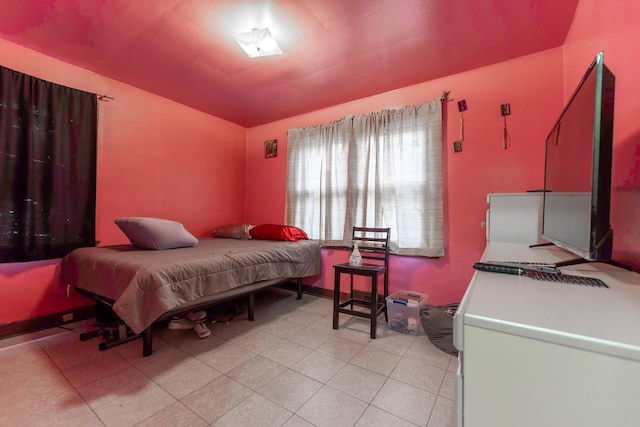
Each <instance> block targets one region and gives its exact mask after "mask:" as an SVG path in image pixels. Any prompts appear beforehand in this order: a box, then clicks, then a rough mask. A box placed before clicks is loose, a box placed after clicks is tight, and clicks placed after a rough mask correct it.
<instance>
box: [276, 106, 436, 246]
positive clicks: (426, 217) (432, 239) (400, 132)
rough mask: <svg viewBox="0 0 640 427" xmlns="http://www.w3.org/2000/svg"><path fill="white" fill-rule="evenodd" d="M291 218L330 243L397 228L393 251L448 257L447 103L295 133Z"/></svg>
mask: <svg viewBox="0 0 640 427" xmlns="http://www.w3.org/2000/svg"><path fill="white" fill-rule="evenodd" d="M286 221H287V223H289V224H295V225H297V226H299V227H301V228H302V229H304V230H305V231H306V232H307V234H308V235H309V237H311V238H313V239H318V240H320V242H321V243H322V244H324V245H345V246H349V245H350V238H351V230H352V227H353V226H354V225H356V226H367V227H390V228H391V241H392V247H391V249H392V251H393V252H394V253H397V254H400V255H415V256H431V257H435V256H442V255H444V239H443V230H442V228H443V211H442V103H441V100H440V99H439V98H438V99H434V100H432V101H430V102H427V103H424V104H421V105H418V106H412V107H404V108H401V109H395V110H384V111H381V112H377V113H372V114H369V115H363V116H357V117H353V118H351V117H346V118H344V119H342V120H340V121H337V122H331V123H328V124H326V125H319V126H313V127H308V128H301V129H292V130H290V131H289V141H288V167H287V206H286Z"/></svg>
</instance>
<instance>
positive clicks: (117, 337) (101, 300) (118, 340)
mask: <svg viewBox="0 0 640 427" xmlns="http://www.w3.org/2000/svg"><path fill="white" fill-rule="evenodd" d="M294 280H295V282H296V292H297V296H296V299H302V278H296V279H294ZM290 281H291V279H275V280H265V281H262V282H257V283H252V284H249V285H245V286H241V287H238V288H234V289H230V290H228V291H225V292H220V293H218V294H216V295H215V299H211V300H209V301H203V302H199V303H195V304H188V305H185V306H183V307H180V308H178V309H175V310H171V311H168V312H166V313H165V314H163V315H162V316H160V317H159V318H158V319H157V320H156V321H155V322H154V323H158V322H162V321H166V320H168V319H170V318H172V317H174V316H181V315H184V314H186V313H189V312H192V311H198V310H202V309H205V308H209V307H212V306H215V305H218V304H222V303H225V302H228V301H232V300H236V299H238V298H241V297H244V296H246V297H247V310H248V319H249V320H250V321H253V320H255V314H254V294H255V293H256V292H258V291H260V290H263V289H266V288H268V287H272V286H277V285H281V284H284V283H288V282H290ZM75 290H76V291H77V292H79V293H80V294H82V295H85V296H87V297H89V298H91V299H93V300H94V301H96V302H97V303H98V306H99V309H107V310H109V312H110V314H112V315H113V316H114V322H113V323H110V324H102V325H100V324H99V328H98V329H96V330H93V331H89V332H85V333H82V334H80V340H81V341H85V340H88V339H91V338H94V337H97V336H100V335H102V337H103V341H102V342H100V343H99V344H98V349H99V350H100V351H104V350H107V349H109V348H112V347H116V346H119V345H121V344H124V343H127V342H129V341H133V340H135V339H138V338H142V356H143V357H148V356H151V354H153V332H152V331H153V325H151V326H148V327H147V328H145V329H144V331H142V332H141V333H139V334H134V333H132V332H131V331H130V330H128V327H127V326H126V325H125V324H124V322H122V321H121V320H119V318H118V316H117V315H116V314H115V312H113V310H112V307H113V304H114V302H115V301H113V300H111V299H108V298H105V297H103V296H100V295H97V294H95V293H93V292H90V291H87V290H84V289H80V288H75Z"/></svg>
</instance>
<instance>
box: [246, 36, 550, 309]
mask: <svg viewBox="0 0 640 427" xmlns="http://www.w3.org/2000/svg"><path fill="white" fill-rule="evenodd" d="M562 82H563V81H562V49H561V48H558V49H553V50H549V51H545V52H541V53H537V54H534V55H530V56H527V57H523V58H519V59H516V60H512V61H508V62H503V63H500V64H496V65H492V66H489V67H484V68H480V69H476V70H473V71H469V72H466V73H462V74H457V75H453V76H449V77H446V78H442V79H438V80H434V81H430V82H426V83H422V84H419V85H415V86H410V87H406V88H402V89H398V90H395V91H391V92H387V93H384V94H381V95H377V96H373V97H370V98H364V99H360V100H357V101H354V102H349V103H345V104H341V105H336V106H334V107H331V108H327V109H323V110H319V111H314V112H311V113H308V114H303V115H300V116H296V117H292V118H288V119H285V120H281V121H277V122H273V123H269V124H266V125H263V126H258V127H253V128H250V129H249V132H248V140H247V192H246V220H247V222H249V223H254V224H258V223H266V222H275V223H282V222H283V221H284V199H285V180H286V143H287V129H290V128H296V127H302V126H309V125H313V124H319V123H326V122H328V121H331V120H335V119H339V118H341V117H344V116H345V115H347V114H365V113H369V112H372V111H378V110H381V109H383V108H389V107H394V106H401V105H415V104H419V103H421V102H424V101H427V100H430V99H433V98H435V97H439V96H440V95H441V94H442V92H443V91H444V90H450V91H451V97H452V98H453V101H452V102H449V103H448V107H447V114H448V119H447V129H446V133H447V137H446V142H445V158H444V162H445V169H444V171H445V224H446V235H445V238H446V243H445V244H446V248H445V250H446V256H444V257H442V258H440V259H427V258H411V257H393V259H392V261H391V266H390V272H391V273H390V288H391V289H390V291H391V292H394V291H396V290H399V289H407V290H414V291H419V292H423V293H427V294H429V295H430V297H431V301H432V302H434V303H436V304H440V303H445V302H450V301H459V300H460V298H461V297H462V295H463V293H464V291H465V289H466V287H467V284H468V282H469V280H470V278H471V275H472V274H473V269H472V265H473V263H474V262H476V261H477V260H478V259H479V257H480V255H481V253H482V250H483V248H484V246H485V230H484V229H483V228H481V225H480V223H481V222H482V221H483V220H484V218H485V211H486V207H487V204H486V196H487V194H488V193H492V192H517V191H526V190H530V189H537V188H542V186H543V164H544V141H545V138H546V136H547V133H548V132H549V130H550V128H551V126H552V125H553V123H554V122H555V120H556V119H557V118H558V115H559V114H560V111H561V108H562V91H563V86H562ZM462 99H466V101H467V105H468V108H469V110H468V111H466V112H465V114H464V118H465V142H464V150H463V151H462V152H461V153H457V154H454V153H453V149H452V142H453V141H454V140H456V139H457V137H458V124H459V120H460V114H459V113H458V110H457V101H459V100H462ZM507 102H508V103H510V104H511V110H512V115H511V116H509V117H508V121H507V124H508V130H509V134H510V136H511V147H510V148H509V149H507V150H503V148H502V128H503V121H502V117H501V116H500V108H499V107H500V104H503V103H507ZM273 138H276V139H278V145H279V146H278V157H276V158H270V159H265V158H264V153H263V144H264V141H265V140H268V139H273ZM323 257H324V267H323V274H322V276H321V277H320V278H318V279H317V280H315V281H313V283H312V284H313V285H314V286H318V287H322V288H328V289H332V288H333V269H332V265H333V264H334V263H336V262H344V261H345V260H346V259H347V257H348V253H347V252H346V251H342V250H325V251H324V253H323Z"/></svg>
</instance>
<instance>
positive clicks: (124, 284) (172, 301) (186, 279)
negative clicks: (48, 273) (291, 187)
mask: <svg viewBox="0 0 640 427" xmlns="http://www.w3.org/2000/svg"><path fill="white" fill-rule="evenodd" d="M320 266H321V256H320V245H319V244H318V242H316V241H312V240H300V241H298V242H280V241H270V240H256V239H251V240H235V239H220V238H217V239H216V238H200V239H198V244H197V245H196V246H194V247H189V248H179V249H167V250H146V249H138V248H136V247H134V246H131V245H115V246H103V247H91V248H80V249H76V250H74V251H72V252H71V253H69V254H68V255H67V256H65V257H64V258H63V260H62V263H61V278H62V281H63V283H65V284H67V285H70V286H73V287H77V288H79V289H82V290H85V291H88V292H91V293H93V294H96V295H99V296H101V297H104V298H108V299H110V300H112V301H114V304H113V310H114V311H115V312H116V314H117V315H118V316H119V317H120V318H121V319H122V320H123V321H124V322H125V323H126V324H127V325H128V326H129V327H130V328H131V329H132V330H133V332H135V333H141V332H142V331H143V330H144V329H145V328H147V327H148V326H150V325H151V324H152V323H153V322H154V321H155V320H157V319H158V318H159V317H160V316H162V315H163V314H164V313H167V312H169V311H172V310H176V309H179V308H181V307H184V306H188V305H192V304H194V303H203V302H206V301H215V299H216V294H219V293H221V292H225V291H228V290H231V289H234V288H238V287H241V286H246V285H249V284H253V283H256V282H261V281H267V280H274V279H286V278H301V277H308V276H314V275H317V274H320Z"/></svg>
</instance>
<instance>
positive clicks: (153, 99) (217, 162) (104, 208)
mask: <svg viewBox="0 0 640 427" xmlns="http://www.w3.org/2000/svg"><path fill="white" fill-rule="evenodd" d="M0 57H2V65H4V66H6V67H9V68H12V69H15V70H17V71H21V72H24V73H28V74H31V75H34V76H36V77H40V78H43V79H46V80H50V81H53V82H56V83H59V84H63V85H67V86H71V87H74V88H78V89H82V90H86V91H89V92H94V93H98V94H107V95H109V96H111V97H113V98H115V100H112V101H109V102H100V103H99V129H98V176H97V220H96V227H97V239H98V240H100V241H101V243H102V244H114V243H125V242H126V238H125V237H124V235H123V234H122V233H121V232H120V230H119V229H118V228H117V227H116V226H115V225H114V223H113V220H114V218H116V217H118V216H157V217H163V218H169V219H174V220H177V221H180V222H182V223H184V224H185V227H186V228H187V229H188V230H189V231H191V232H192V233H193V234H195V235H206V234H207V233H208V232H209V230H210V229H211V228H213V227H214V226H216V225H219V224H221V223H226V222H241V221H242V220H243V218H244V192H245V182H244V180H245V158H246V152H245V147H246V129H245V128H243V127H241V126H238V125H235V124H232V123H229V122H226V121H224V120H221V119H218V118H216V117H212V116H209V115H207V114H204V113H201V112H199V111H196V110H193V109H190V108H187V107H185V106H182V105H180V104H177V103H174V102H171V101H168V100H166V99H164V98H161V97H158V96H155V95H152V94H149V93H147V92H143V91H141V90H138V89H135V88H133V87H130V86H127V85H124V84H122V83H119V82H116V81H113V80H110V79H107V78H104V77H101V76H99V75H96V74H93V73H91V72H88V71H86V70H83V69H80V68H78V67H75V66H72V65H70V64H66V63H63V62H60V61H57V60H54V59H52V58H50V57H47V56H44V55H41V54H38V53H36V52H34V51H31V50H28V49H25V48H22V47H20V46H18V45H15V44H11V43H8V42H5V41H2V40H0ZM58 270H59V262H58V261H56V260H53V261H42V262H33V263H17V264H0V295H2V297H1V298H0V324H2V323H8V322H13V321H18V320H23V319H27V318H33V317H37V316H42V315H45V314H50V313H58V312H63V311H66V310H70V309H72V308H74V307H79V306H83V305H87V304H88V303H89V301H88V300H87V299H85V298H82V297H80V296H79V295H75V294H73V293H72V294H71V297H70V299H67V296H66V289H65V288H64V287H63V286H62V285H61V284H60V283H59V278H58V274H59V271H58Z"/></svg>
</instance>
